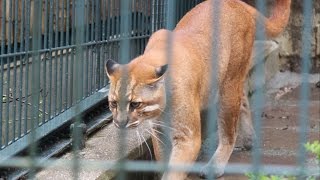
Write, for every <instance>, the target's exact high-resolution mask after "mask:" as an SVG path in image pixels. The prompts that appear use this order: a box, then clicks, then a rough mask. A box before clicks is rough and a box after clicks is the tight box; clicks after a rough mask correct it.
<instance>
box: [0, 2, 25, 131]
mask: <svg viewBox="0 0 320 180" xmlns="http://www.w3.org/2000/svg"><path fill="white" fill-rule="evenodd" d="M24 24H25V1H21V23H20V41H21V43H20V51H25V49H24V44H25V40H24V37H25V36H24V27H25V26H24ZM23 67H24V62H23V56H22V55H20V78H19V81H20V85H19V106H18V121H19V125H18V129H19V130H18V137H21V131H22V109H23V108H22V106H23V105H22V102H23V100H22V89H23V74H24V69H23ZM0 109H1V108H0ZM0 134H1V133H0Z"/></svg>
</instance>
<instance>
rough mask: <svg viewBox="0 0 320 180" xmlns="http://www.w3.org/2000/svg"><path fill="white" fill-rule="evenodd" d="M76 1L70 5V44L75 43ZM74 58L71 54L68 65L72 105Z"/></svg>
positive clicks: (71, 103)
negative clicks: (69, 65) (69, 64)
mask: <svg viewBox="0 0 320 180" xmlns="http://www.w3.org/2000/svg"><path fill="white" fill-rule="evenodd" d="M75 7H76V2H75V1H73V6H72V16H71V18H72V21H71V22H72V26H71V44H76V43H75V42H76V33H75V29H76V28H75V27H76V23H75V22H76V21H75V20H76V8H75ZM74 50H75V49H72V51H74ZM74 58H75V55H74V54H73V52H72V54H71V67H70V91H69V92H70V106H72V105H73V102H74V101H73V97H74V95H73V91H74V88H73V82H74V70H73V69H74Z"/></svg>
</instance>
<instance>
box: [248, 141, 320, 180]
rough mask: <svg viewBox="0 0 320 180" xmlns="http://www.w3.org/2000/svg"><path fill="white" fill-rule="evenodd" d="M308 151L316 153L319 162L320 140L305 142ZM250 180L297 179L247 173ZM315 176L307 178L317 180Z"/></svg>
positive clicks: (294, 179)
mask: <svg viewBox="0 0 320 180" xmlns="http://www.w3.org/2000/svg"><path fill="white" fill-rule="evenodd" d="M305 148H306V150H307V151H309V152H311V153H313V154H315V155H316V157H317V160H318V163H320V142H319V141H314V142H312V143H310V142H308V143H306V144H305ZM245 175H246V176H247V177H248V179H249V180H296V179H297V178H296V177H294V176H275V175H264V174H254V173H246V174H245ZM315 179H316V178H315V177H314V176H309V177H307V180H315Z"/></svg>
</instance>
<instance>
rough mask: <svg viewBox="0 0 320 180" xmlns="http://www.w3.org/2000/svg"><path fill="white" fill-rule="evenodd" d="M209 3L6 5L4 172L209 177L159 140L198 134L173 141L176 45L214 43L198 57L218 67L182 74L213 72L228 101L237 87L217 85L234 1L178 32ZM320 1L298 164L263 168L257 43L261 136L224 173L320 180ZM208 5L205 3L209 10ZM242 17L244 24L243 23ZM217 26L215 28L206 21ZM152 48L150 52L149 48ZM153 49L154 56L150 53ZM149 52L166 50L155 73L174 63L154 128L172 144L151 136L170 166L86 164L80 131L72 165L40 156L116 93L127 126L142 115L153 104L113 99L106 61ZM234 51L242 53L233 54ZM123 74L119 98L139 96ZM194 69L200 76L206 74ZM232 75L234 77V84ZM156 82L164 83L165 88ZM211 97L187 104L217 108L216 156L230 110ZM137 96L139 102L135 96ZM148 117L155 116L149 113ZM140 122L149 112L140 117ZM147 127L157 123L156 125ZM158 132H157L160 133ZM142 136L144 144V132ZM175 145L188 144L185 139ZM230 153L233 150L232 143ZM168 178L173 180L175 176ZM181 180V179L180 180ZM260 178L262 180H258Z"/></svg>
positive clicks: (1, 16) (94, 0) (260, 65)
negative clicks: (318, 156)
mask: <svg viewBox="0 0 320 180" xmlns="http://www.w3.org/2000/svg"><path fill="white" fill-rule="evenodd" d="M201 2H203V1H201V0H176V1H170V0H129V1H128V0H121V1H118V0H21V1H19V0H0V10H1V11H0V41H1V43H0V52H1V54H0V62H1V65H0V82H1V83H0V94H1V95H2V99H1V100H0V110H1V113H0V136H1V139H0V144H1V150H0V166H1V167H2V168H8V167H16V168H26V169H29V170H30V171H29V178H33V177H34V176H35V173H36V172H35V171H36V170H37V169H38V168H56V169H64V168H69V169H72V172H73V174H74V176H73V177H74V179H81V177H79V171H80V169H81V168H82V169H88V170H110V169H111V170H113V171H116V172H118V177H117V178H119V179H130V177H129V176H128V175H126V173H125V172H132V171H134V172H136V171H140V172H157V173H160V174H161V173H164V172H165V173H168V172H188V173H200V172H201V171H203V167H205V165H206V164H205V163H202V162H196V163H192V162H183V161H172V159H174V156H175V155H174V154H173V152H174V151H173V150H172V148H168V147H162V145H161V144H160V145H159V144H158V145H157V144H156V143H155V142H154V141H159V142H161V143H163V144H174V142H175V140H172V139H170V138H165V137H172V136H174V137H179V138H182V139H183V138H186V136H187V135H188V132H187V131H188V130H190V129H188V127H186V128H185V129H184V130H185V131H183V132H180V134H179V133H177V134H178V135H172V134H174V133H176V132H175V131H176V129H175V127H174V126H173V124H174V123H175V122H173V121H174V120H175V116H177V115H176V114H175V113H177V112H175V111H174V110H173V111H171V110H172V109H175V108H176V109H178V108H177V107H178V106H179V103H177V102H176V101H174V99H176V98H177V94H174V93H172V92H173V91H172V88H176V87H175V86H179V84H175V82H174V81H177V79H179V77H178V78H177V77H175V74H176V73H175V72H171V71H169V70H170V65H171V64H174V63H175V58H176V57H177V54H175V53H177V50H176V48H177V47H176V44H175V42H176V41H179V42H180V41H181V42H184V40H183V39H187V38H188V37H189V36H194V39H193V40H195V41H196V42H188V41H185V44H182V45H181V47H179V48H180V49H179V51H180V53H181V54H190V52H189V51H190V49H196V48H203V47H204V46H200V45H199V44H204V43H208V45H207V46H205V47H208V49H207V51H204V52H206V53H207V54H203V55H199V57H200V56H205V57H206V58H208V57H209V59H210V61H208V62H210V63H208V64H206V65H204V66H197V65H194V67H189V68H183V67H181V68H179V69H181V71H185V72H184V73H185V77H180V78H182V79H187V78H188V77H189V76H190V75H188V73H190V71H193V70H194V71H195V69H196V68H197V67H206V68H209V69H210V71H211V73H209V75H208V77H200V79H203V78H204V79H206V78H208V79H210V83H209V85H208V86H209V87H210V89H211V90H212V92H211V93H212V94H219V93H221V91H227V90H228V89H219V88H217V87H219V83H221V82H219V77H220V76H221V75H220V74H219V73H220V71H221V68H223V66H221V65H220V64H219V63H220V61H221V60H222V59H223V53H221V49H224V50H226V51H227V49H228V48H229V47H222V46H223V45H224V44H223V43H221V42H222V41H232V39H228V38H230V37H228V38H226V37H223V36H221V34H222V33H221V31H222V29H223V28H225V27H229V26H227V25H225V24H224V22H221V21H219V19H224V18H225V17H226V16H230V18H231V17H232V14H228V13H227V12H226V10H225V9H224V3H225V2H224V1H219V0H211V1H207V2H206V5H207V6H212V7H211V8H212V9H213V10H212V11H208V12H210V13H212V14H210V15H207V16H210V17H212V21H204V23H202V24H201V23H195V24H197V27H189V28H188V24H186V25H185V24H184V21H186V22H187V20H185V19H183V20H182V21H181V22H180V25H179V24H178V26H177V27H176V24H177V23H178V22H179V21H180V19H181V18H183V16H185V14H186V13H187V12H188V11H189V10H190V9H191V8H193V7H195V6H196V5H197V4H199V3H201ZM226 2H228V3H230V2H231V3H235V4H233V5H234V6H238V5H237V3H238V2H233V1H230V2H229V1H226ZM279 2H285V1H279ZM313 3H317V2H314V1H303V13H304V14H303V17H304V19H303V22H304V23H303V29H302V31H301V35H302V36H301V37H302V39H301V41H302V44H303V49H302V54H301V57H302V72H303V73H302V75H301V79H302V86H301V91H300V98H301V99H300V103H299V108H300V111H299V115H300V119H299V145H298V149H297V165H295V166H288V165H282V164H278V165H269V164H263V163H262V159H261V158H262V152H261V146H262V135H261V128H262V123H263V120H262V117H261V114H263V107H264V105H265V104H266V100H265V98H264V91H265V90H264V88H265V87H264V84H263V82H262V81H264V79H265V69H264V61H265V57H264V56H263V55H261V53H260V51H263V50H264V48H265V44H263V43H255V49H254V52H253V54H256V56H254V55H252V56H251V57H252V58H253V60H252V61H253V62H254V63H253V64H254V65H253V66H252V67H253V68H251V69H252V70H250V74H252V75H251V76H252V79H253V80H252V84H253V85H252V86H254V89H255V91H254V95H253V96H252V97H251V100H250V102H251V107H252V109H254V110H253V114H252V119H253V121H254V126H253V129H254V130H255V138H253V139H252V141H253V142H252V145H253V147H252V151H251V152H252V155H251V157H252V164H241V163H238V164H234V163H229V164H228V165H227V166H226V168H225V173H230V174H243V173H248V172H254V173H255V174H260V173H269V174H280V175H286V174H289V175H292V176H297V177H298V178H306V177H307V176H309V175H312V176H314V178H319V173H318V171H319V167H317V166H311V167H310V166H307V165H306V159H307V153H306V150H305V146H304V145H305V144H306V143H307V141H308V138H307V136H308V131H309V128H308V127H309V124H308V123H309V117H310V115H309V113H308V112H309V108H308V107H309V99H308V98H309V89H310V87H309V84H308V83H307V82H308V78H309V75H308V72H309V64H310V54H311V49H312V48H311V44H312V42H311V40H310V39H311V37H310V36H311V31H312V26H311V25H312V18H311V17H312V16H313V13H314V12H313V11H312V5H313ZM204 4H205V3H204ZM239 4H241V3H239ZM280 4H281V3H280ZM241 5H242V4H241ZM200 6H204V5H203V4H202V5H200ZM256 7H257V9H258V10H259V11H260V12H262V13H263V14H264V13H265V12H266V4H265V2H264V1H262V0H256ZM282 10H283V9H282ZM195 11H197V12H195V13H194V14H201V11H202V10H201V9H200V8H199V7H198V9H197V10H195ZM203 11H205V9H203ZM249 11H250V10H249ZM283 11H285V10H283ZM277 13H280V12H277ZM283 13H284V12H283ZM202 14H203V13H202ZM187 16H188V17H187ZM190 16H191V15H190V14H187V15H186V16H185V18H186V19H188V18H189V17H190ZM207 16H205V15H202V16H201V15H200V16H199V17H200V19H198V21H199V22H202V19H201V18H205V17H207ZM260 18H261V17H259V18H257V19H256V21H257V22H259V21H262V20H263V19H262V18H261V19H260ZM238 19H241V18H239V17H238ZM194 21H195V20H194ZM208 22H210V23H209V24H206V23H208ZM189 23H190V22H189ZM256 24H257V25H256V27H255V28H256V29H257V31H256V32H255V33H253V34H254V36H255V37H256V39H259V40H265V39H267V37H266V29H265V26H264V24H263V23H256ZM199 25H201V26H203V27H210V28H209V29H212V31H208V32H206V29H205V28H203V27H201V26H199ZM239 26H241V25H239ZM230 27H231V26H230ZM232 27H233V26H232ZM162 28H165V29H169V30H173V32H176V31H179V28H180V31H185V33H186V34H187V35H185V37H183V35H181V36H182V37H181V38H180V39H179V37H178V35H177V36H176V35H175V34H174V33H164V31H163V30H160V29H162ZM192 28H194V29H197V31H196V32H204V33H208V40H202V39H197V36H198V34H192V35H191V34H188V31H189V30H190V29H192ZM159 30H160V31H159ZM190 31H192V30H190ZM153 33H164V34H163V38H164V39H161V38H160V39H155V42H161V41H164V42H165V43H164V44H161V45H157V44H156V45H155V46H154V47H153V46H151V45H149V44H148V41H149V37H150V36H151V35H152V34H153ZM177 34H178V33H177ZM182 34H183V33H182ZM149 43H150V41H149ZM252 43H253V42H252ZM248 44H250V42H248ZM148 45H149V46H151V47H148ZM162 45H163V47H162ZM146 46H147V49H145V47H146ZM182 46H184V47H182ZM148 48H150V49H152V48H158V49H161V50H163V51H164V52H163V53H159V52H158V51H156V50H155V51H154V53H155V54H156V55H154V56H155V57H152V56H148V58H151V59H152V58H154V59H158V62H157V61H156V62H152V61H155V60H150V61H151V64H152V63H154V64H152V65H153V66H160V65H163V64H164V62H166V64H169V66H168V67H169V70H168V71H169V72H170V74H169V72H166V70H167V66H162V67H161V68H160V69H156V75H158V76H159V77H162V75H163V74H164V73H165V72H166V73H167V74H169V75H167V76H166V77H165V80H164V81H162V82H161V83H162V84H164V92H165V97H162V98H164V99H165V101H166V107H165V108H164V109H162V110H163V112H161V113H160V114H162V115H161V118H162V122H156V123H158V124H153V126H162V127H164V128H163V129H162V131H161V132H158V133H161V134H164V137H162V136H154V137H152V138H153V139H152V142H153V147H155V146H159V148H158V149H161V150H162V153H163V161H161V162H155V161H152V162H149V161H129V160H126V159H121V160H119V161H107V160H93V161H92V160H87V159H81V158H79V144H80V143H81V138H80V137H81V136H82V134H81V132H80V129H79V128H74V129H73V132H72V133H73V135H72V137H73V138H74V142H73V148H72V153H73V159H72V160H70V161H66V160H62V159H56V158H51V159H48V160H45V161H44V160H43V159H39V157H38V156H37V146H38V144H37V141H38V140H40V139H41V138H43V137H45V136H46V135H48V134H49V133H51V132H52V131H54V130H56V129H58V128H60V127H62V126H63V125H64V124H66V123H67V122H70V121H71V120H72V122H73V123H74V126H75V127H78V126H79V125H80V124H81V123H83V117H82V116H80V115H81V113H83V112H85V111H86V110H87V109H89V108H91V107H93V106H94V105H96V104H98V103H99V102H101V101H103V100H105V99H106V98H107V96H108V95H109V97H108V98H109V106H110V107H111V109H112V106H116V107H117V108H119V109H120V110H121V111H122V112H125V111H127V110H126V108H124V109H121V106H125V107H127V106H128V107H129V111H128V112H126V113H124V114H125V115H124V116H125V117H121V118H120V119H125V120H126V121H128V120H127V119H130V118H129V117H131V115H130V113H131V112H133V111H134V110H133V109H135V108H137V107H139V106H141V103H144V102H142V100H139V101H132V102H131V100H130V102H128V100H124V101H122V99H121V98H120V100H119V99H117V101H116V100H114V99H112V98H110V97H111V96H115V95H114V94H112V92H110V88H111V89H112V87H111V86H112V84H111V85H110V82H109V80H111V81H112V77H110V74H107V75H106V72H105V63H106V60H108V59H113V60H115V61H116V62H114V63H115V64H112V65H110V67H115V66H118V64H116V63H120V64H127V63H129V62H130V61H131V60H132V59H134V58H136V57H140V58H141V56H140V55H141V54H143V53H144V54H147V53H146V52H147V51H148ZM231 48H232V47H231ZM237 48H239V47H237ZM240 48H241V47H240ZM229 51H233V50H232V49H229ZM250 51H251V50H250ZM199 52H201V51H199ZM195 53H196V52H195ZM191 54H192V53H191ZM145 56H147V55H145ZM180 56H181V58H190V57H186V56H182V55H180ZM160 58H163V59H160ZM233 58H236V57H233ZM186 61H187V60H186ZM108 62H110V61H108ZM146 62H148V61H146ZM198 63H201V62H198ZM107 66H108V65H107ZM148 68H149V67H148V66H144V65H143V66H141V67H139V68H138V69H137V70H136V71H137V72H135V73H138V72H145V71H146V70H148ZM179 69H176V70H179ZM222 70H223V69H222ZM114 71H115V70H114ZM122 71H123V72H125V73H124V75H123V77H122V78H120V79H121V81H119V82H118V83H119V85H117V86H119V87H118V92H117V93H116V94H117V96H120V97H127V96H128V92H127V91H128V90H127V89H130V91H132V92H134V90H135V88H136V86H139V84H138V85H135V86H134V87H130V85H132V82H131V81H132V77H131V76H130V73H131V71H133V70H132V69H127V68H123V70H122ZM239 71H241V65H239ZM110 72H111V71H109V73H110ZM195 72H197V73H198V74H200V73H201V72H202V71H201V70H200V71H195ZM144 76H147V74H143V75H141V77H144ZM195 76H197V75H195ZM235 76H236V75H235ZM108 77H110V78H108ZM159 77H158V78H159ZM230 78H231V79H232V77H230ZM159 79H160V78H159ZM139 80H141V79H136V81H139ZM157 80H158V79H157ZM155 82H157V83H158V81H155ZM182 82H184V81H182ZM153 83H154V82H152V83H149V84H148V85H149V86H150V87H148V88H151V89H152V88H157V86H160V85H158V84H153ZM185 83H189V82H185ZM200 84H201V83H200ZM202 85H203V84H202ZM129 87H130V88H129ZM194 87H198V88H200V89H201V88H203V87H201V85H198V84H190V86H189V88H190V89H189V90H190V91H191V90H192V89H193V88H194ZM229 88H231V89H232V88H239V87H229ZM102 89H107V92H109V94H106V91H105V90H102ZM149 90H150V89H147V90H144V91H143V92H145V93H147V94H148V93H149ZM113 93H115V92H113ZM181 93H184V94H181V95H179V96H187V95H188V93H187V92H181ZM246 93H247V92H246ZM129 96H130V94H129ZM131 96H133V95H131ZM150 96H152V95H150ZM212 96H213V97H210V96H208V97H205V98H202V97H200V99H198V100H197V101H192V100H191V99H192V98H193V97H184V98H186V99H190V100H188V101H187V102H189V103H191V104H196V103H199V102H198V101H201V102H202V101H203V102H204V101H208V102H207V103H208V110H207V113H206V116H207V119H208V121H207V124H206V125H205V126H203V127H202V128H201V129H202V131H206V132H207V133H208V134H210V135H209V138H208V139H210V138H211V140H210V141H209V145H208V146H209V149H208V150H207V151H208V152H214V151H215V148H216V147H217V146H218V148H219V147H220V146H219V145H220V144H219V143H221V141H222V140H221V139H220V141H218V142H217V141H216V140H215V139H216V138H217V134H216V132H217V131H218V126H221V124H219V123H220V118H221V114H219V113H221V112H219V107H220V106H223V105H224V104H223V103H224V102H222V101H221V99H220V98H216V95H212ZM132 98H133V97H131V99H132ZM114 103H115V104H114ZM135 103H136V104H135ZM128 104H129V105H128ZM118 106H119V107H118ZM149 108H151V109H149V111H154V110H155V109H156V107H155V106H150V107H149ZM152 108H155V109H152ZM157 108H159V107H157ZM181 108H182V112H184V114H189V113H188V111H190V110H192V109H189V108H188V106H186V107H184V106H182V107H181ZM179 112H180V111H179ZM145 114H148V113H147V112H146V113H145ZM113 115H114V118H113V119H114V121H115V120H117V119H118V118H117V116H115V114H113ZM231 115H232V114H231ZM137 116H138V115H137ZM139 116H142V115H141V114H139ZM145 116H147V115H145ZM199 116H200V114H199ZM226 116H227V114H226ZM235 116H237V115H235ZM190 118H191V119H192V118H193V117H191V116H190ZM209 120H210V121H209ZM150 121H151V120H150ZM127 123H128V122H127ZM146 123H148V122H147V120H146ZM115 125H116V126H121V125H119V122H115ZM126 125H127V124H124V126H126ZM182 125H184V124H182ZM133 126H138V124H134V123H133ZM166 127H171V128H166ZM219 128H221V127H219ZM160 129H161V128H160ZM182 129H183V128H182ZM155 130H156V131H158V130H159V129H155ZM150 131H151V130H150ZM235 131H236V130H235ZM151 134H152V133H151ZM118 136H119V137H120V143H119V144H114V146H117V147H118V152H117V153H119V157H124V156H125V150H126V148H127V147H126V146H127V145H126V136H127V132H126V130H125V129H121V130H120V131H119V134H118ZM138 137H140V135H139V136H138ZM142 138H143V137H142ZM145 141H146V140H145ZM159 142H158V143H159ZM146 143H147V142H146ZM176 143H180V142H179V141H177V142H176ZM174 145H176V144H174ZM174 145H172V146H174ZM147 146H148V145H147ZM172 146H171V147H172ZM194 146H195V145H192V146H190V147H189V149H188V148H187V149H186V151H183V152H179V151H178V152H177V153H181V154H183V155H184V156H189V155H188V152H189V151H187V150H190V151H191V150H193V149H194V148H195V147H194ZM26 148H29V150H28V153H27V155H26V156H25V157H23V158H18V157H16V156H15V155H16V154H17V153H18V152H21V151H22V150H24V149H26ZM147 148H148V149H149V151H151V149H152V148H150V147H149V146H148V147H147ZM231 148H232V149H233V146H232V147H231ZM220 151H226V149H220ZM231 152H232V151H231ZM153 153H154V154H155V155H156V156H157V153H159V152H153ZM184 153H185V154H184ZM158 156H159V155H158ZM176 156H178V155H176ZM212 161H214V160H212ZM210 162H211V161H210ZM206 167H208V168H209V169H210V170H209V172H208V174H207V178H208V179H214V178H215V171H219V167H218V166H217V164H216V163H214V162H211V164H210V163H209V166H206ZM168 174H169V176H170V173H168ZM180 175H181V174H180ZM182 176H183V175H182ZM177 177H179V175H178V176H177ZM4 178H6V177H4ZM254 178H255V179H259V177H258V176H256V177H254Z"/></svg>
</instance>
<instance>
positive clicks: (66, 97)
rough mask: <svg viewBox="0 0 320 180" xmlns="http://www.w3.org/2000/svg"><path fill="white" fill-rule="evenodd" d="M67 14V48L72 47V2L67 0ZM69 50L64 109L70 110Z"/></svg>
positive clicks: (67, 54)
mask: <svg viewBox="0 0 320 180" xmlns="http://www.w3.org/2000/svg"><path fill="white" fill-rule="evenodd" d="M66 8H67V12H66V13H67V14H66V46H69V45H70V27H69V24H70V0H67V7H66ZM73 15H74V14H73ZM69 50H70V49H69V48H67V49H66V57H65V58H66V67H65V88H64V90H65V91H64V94H65V106H64V109H65V110H66V109H68V108H69V91H68V89H69V55H70V54H69Z"/></svg>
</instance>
